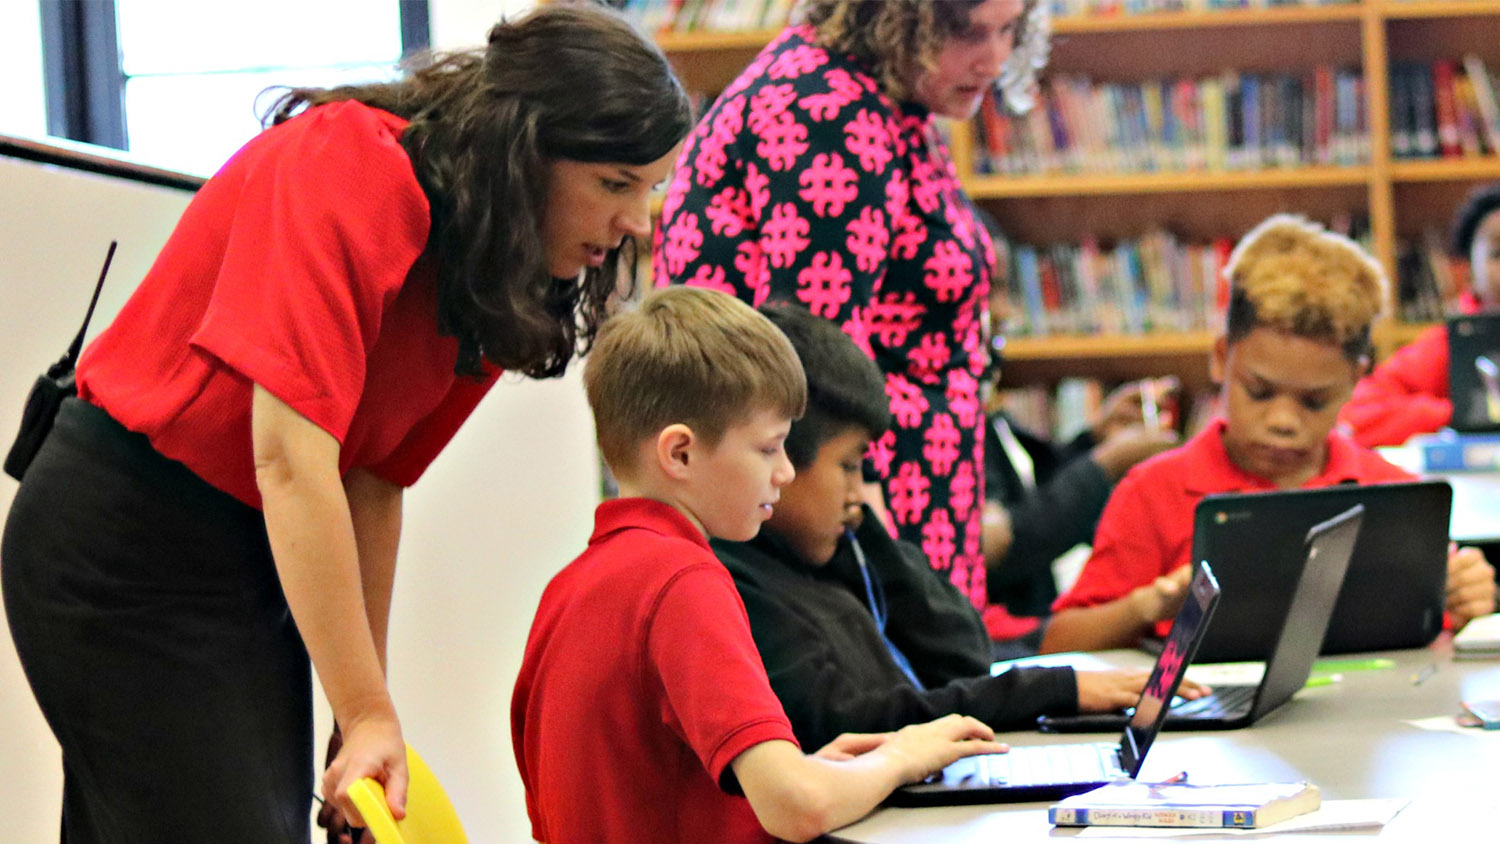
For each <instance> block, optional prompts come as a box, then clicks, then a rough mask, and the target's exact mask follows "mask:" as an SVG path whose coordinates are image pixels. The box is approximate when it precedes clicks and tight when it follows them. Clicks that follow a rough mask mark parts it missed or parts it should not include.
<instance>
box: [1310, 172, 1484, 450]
mask: <svg viewBox="0 0 1500 844" xmlns="http://www.w3.org/2000/svg"><path fill="white" fill-rule="evenodd" d="M1451 248H1452V251H1453V255H1454V256H1455V257H1457V258H1461V259H1463V260H1465V261H1467V262H1468V265H1469V289H1468V290H1467V291H1465V292H1464V293H1463V295H1462V297H1461V298H1460V299H1459V302H1458V308H1459V311H1460V312H1461V313H1476V312H1479V311H1500V182H1495V183H1492V184H1488V185H1485V186H1484V187H1481V188H1479V189H1478V190H1475V191H1474V192H1473V193H1471V194H1469V197H1468V199H1467V200H1466V201H1465V202H1464V204H1463V205H1462V206H1461V207H1460V208H1459V209H1458V214H1457V215H1456V216H1455V217H1454V220H1453V231H1452V243H1451ZM1452 417H1453V402H1452V401H1451V400H1450V398H1449V389H1448V327H1447V326H1446V325H1434V326H1432V327H1430V328H1428V329H1427V330H1425V331H1423V332H1422V333H1421V334H1419V335H1417V338H1416V339H1415V340H1413V341H1412V342H1410V343H1408V344H1406V345H1405V346H1403V347H1401V348H1400V349H1398V350H1397V351H1396V352H1395V353H1394V354H1392V355H1391V356H1390V357H1389V358H1387V359H1386V360H1385V361H1384V362H1383V363H1381V364H1380V365H1379V366H1377V367H1375V371H1374V372H1372V373H1370V374H1369V375H1368V376H1366V377H1365V378H1363V379H1362V380H1361V381H1360V382H1359V384H1358V385H1357V386H1356V387H1355V388H1354V396H1353V397H1352V398H1351V399H1350V400H1349V403H1348V404H1347V405H1345V406H1344V410H1343V413H1342V414H1340V420H1341V421H1342V422H1344V423H1345V424H1347V425H1348V426H1349V428H1350V429H1351V430H1352V431H1353V436H1354V440H1355V442H1358V443H1359V444H1360V445H1363V446H1368V447H1372V448H1373V447H1375V446H1380V445H1400V444H1401V443H1404V442H1406V441H1407V440H1408V439H1410V438H1411V437H1412V436H1414V435H1416V434H1427V433H1431V432H1433V431H1436V430H1437V429H1439V428H1442V427H1444V426H1445V425H1447V424H1448V423H1449V420H1451V419H1452Z"/></svg>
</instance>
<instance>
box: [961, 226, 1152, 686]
mask: <svg viewBox="0 0 1500 844" xmlns="http://www.w3.org/2000/svg"><path fill="white" fill-rule="evenodd" d="M978 214H979V218H980V220H981V221H983V222H984V224H985V227H986V228H987V229H988V230H989V232H990V236H991V238H992V239H993V240H994V243H995V256H996V258H995V273H994V277H993V282H992V284H991V286H990V296H989V328H990V342H989V343H988V344H987V346H988V348H989V350H990V368H989V370H988V371H987V375H986V378H985V386H986V387H987V388H988V392H989V393H990V397H989V399H988V401H987V405H988V407H987V412H986V415H985V422H986V429H985V432H984V437H985V443H984V474H985V487H984V489H985V505H984V506H985V509H984V534H983V536H984V540H983V548H984V560H985V566H986V568H987V581H988V584H987V591H988V597H989V603H990V606H988V607H986V609H985V614H984V620H985V626H986V629H987V630H988V632H989V635H990V638H991V639H993V640H994V642H995V649H996V650H995V654H996V656H998V657H1002V658H1007V657H1014V656H1019V655H1023V654H1025V653H1027V652H1035V650H1036V648H1037V647H1038V645H1039V644H1040V643H1041V635H1042V624H1043V623H1044V621H1045V619H1046V617H1047V616H1048V615H1050V613H1051V607H1052V602H1053V601H1054V600H1056V598H1057V594H1058V588H1059V583H1058V577H1057V573H1055V572H1054V562H1056V561H1058V560H1059V558H1060V557H1062V556H1063V555H1064V554H1066V553H1067V552H1069V551H1071V550H1072V549H1074V548H1077V547H1078V546H1080V545H1085V546H1086V545H1089V544H1091V543H1092V542H1093V541H1094V528H1095V527H1096V526H1097V524H1098V522H1099V516H1100V514H1101V513H1103V511H1104V503H1105V501H1107V500H1108V499H1109V493H1110V490H1111V489H1112V488H1113V487H1114V485H1115V483H1116V482H1118V481H1119V480H1120V478H1122V477H1124V475H1125V473H1126V471H1128V470H1129V469H1130V468H1131V467H1132V466H1134V465H1135V464H1137V463H1139V462H1141V461H1142V460H1145V459H1146V458H1148V457H1151V456H1152V455H1155V454H1159V453H1161V452H1163V451H1165V450H1167V449H1169V448H1171V447H1173V446H1175V445H1177V443H1178V436H1177V433H1176V431H1175V427H1176V419H1175V417H1174V414H1173V413H1172V411H1171V409H1170V408H1171V407H1172V406H1173V405H1171V404H1170V403H1169V400H1175V399H1176V393H1177V387H1178V385H1177V382H1176V379H1174V378H1157V379H1151V380H1149V381H1132V382H1129V383H1126V384H1123V385H1121V386H1120V387H1118V388H1116V389H1115V390H1113V391H1111V392H1110V394H1109V395H1108V396H1107V397H1106V398H1105V399H1104V402H1103V404H1102V406H1101V407H1100V409H1099V412H1098V413H1097V415H1096V418H1095V419H1094V420H1093V421H1092V423H1091V424H1090V425H1089V426H1088V427H1087V428H1085V429H1084V430H1083V431H1081V432H1080V433H1079V434H1078V435H1077V436H1075V437H1074V438H1073V439H1071V440H1070V441H1068V442H1066V443H1061V444H1060V443H1057V442H1054V441H1053V440H1052V439H1050V438H1049V437H1048V436H1047V435H1046V434H1045V433H1042V432H1036V431H1031V430H1028V429H1027V428H1025V427H1024V426H1023V425H1021V424H1019V423H1018V422H1017V421H1016V420H1015V419H1014V418H1013V417H1012V416H1011V415H1010V414H1009V413H1007V412H1006V411H1005V408H1004V407H1003V406H1002V405H1001V404H1000V402H999V401H998V392H996V391H997V390H998V388H999V387H1000V386H1001V385H1002V384H1003V383H1004V382H1003V381H1002V378H1003V375H1004V360H1003V356H1004V353H1003V350H1004V344H1005V325H1006V322H1007V320H1008V319H1009V317H1010V307H1011V306H1010V298H1009V296H1008V295H1007V294H1008V286H1009V283H1010V281H1011V279H1010V277H1009V276H1010V274H1009V267H1010V261H1009V249H1008V248H1007V245H1006V239H1005V237H1004V235H1003V234H1002V233H1001V231H1000V229H999V224H998V223H997V222H996V221H995V219H994V217H993V216H991V215H990V214H989V213H987V212H985V211H984V210H983V209H979V211H978ZM1070 556H1071V555H1070ZM1074 571H1075V572H1076V568H1075V569H1074ZM1063 575H1064V576H1065V577H1066V572H1063ZM1062 585H1063V586H1064V587H1065V586H1067V585H1068V583H1067V582H1064V583H1063V584H1062Z"/></svg>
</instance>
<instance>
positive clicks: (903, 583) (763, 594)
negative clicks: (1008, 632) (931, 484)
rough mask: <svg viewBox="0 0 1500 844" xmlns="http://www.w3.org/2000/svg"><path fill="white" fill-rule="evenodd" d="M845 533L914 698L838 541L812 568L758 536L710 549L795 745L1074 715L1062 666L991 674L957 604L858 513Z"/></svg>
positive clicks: (960, 601) (916, 559) (977, 631)
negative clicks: (952, 716)
mask: <svg viewBox="0 0 1500 844" xmlns="http://www.w3.org/2000/svg"><path fill="white" fill-rule="evenodd" d="M856 536H857V541H858V542H859V543H860V545H861V548H862V549H863V550H864V552H865V557H866V560H867V563H868V565H869V567H870V570H871V573H872V575H874V576H876V577H878V578H879V579H880V581H881V584H882V586H883V588H884V590H885V597H886V606H887V612H888V618H889V621H888V623H887V634H888V635H889V637H890V639H891V641H892V642H893V643H894V644H895V645H896V646H897V647H898V648H899V649H900V650H901V652H902V654H904V655H905V656H906V658H907V660H908V661H909V662H910V663H911V665H912V668H913V669H914V671H915V673H916V674H917V677H918V679H920V680H921V681H922V684H923V685H924V686H925V687H926V690H925V691H924V690H919V689H917V688H916V687H915V686H914V685H912V683H911V681H910V680H908V679H907V677H906V675H905V674H904V673H903V672H902V670H901V668H900V667H899V666H898V665H897V664H896V661H895V659H894V658H893V657H892V656H891V654H890V651H889V650H887V648H886V646H885V642H884V641H883V640H882V639H881V634H880V630H879V628H877V627H876V625H875V619H874V616H873V615H872V614H871V612H870V609H869V606H868V603H867V599H866V597H865V587H864V581H863V580H862V579H861V577H860V573H859V568H858V564H857V562H856V561H855V559H854V554H853V552H852V550H851V549H850V547H849V545H848V543H847V542H841V543H840V546H839V549H838V552H837V553H836V554H835V555H834V558H833V560H832V561H830V562H829V563H828V564H827V565H826V566H821V567H820V566H813V565H809V564H807V563H805V562H803V561H802V560H801V559H799V558H798V557H797V555H796V554H795V553H794V552H793V551H792V550H791V549H790V548H789V547H788V546H787V545H786V544H785V543H783V542H781V541H780V540H779V539H778V538H777V537H776V536H775V535H774V534H772V533H770V532H768V531H764V530H763V531H761V535H760V536H759V537H757V538H756V539H754V540H751V541H750V542H724V541H720V540H714V541H713V543H712V545H713V548H714V552H715V553H717V554H718V556H719V559H720V560H722V561H723V562H724V565H725V566H726V567H727V568H728V569H729V571H730V574H732V575H733V576H734V581H735V585H736V586H737V587H738V588H739V591H740V596H741V597H742V598H743V599H744V601H745V609H746V611H747V612H748V614H749V617H750V632H751V634H752V635H753V636H754V638H755V644H756V646H757V647H758V648H759V649H760V654H761V659H762V660H763V661H764V662H765V665H766V672H767V674H769V675H770V678H771V688H772V689H773V690H774V691H775V692H776V695H777V697H779V698H780V699H781V703H782V706H783V707H784V708H785V709H786V714H787V717H788V718H789V719H790V720H791V722H792V729H793V731H794V732H795V733H796V734H797V739H798V740H799V741H800V742H801V743H802V745H803V747H804V748H807V749H809V750H812V749H816V748H818V747H821V746H823V745H824V744H826V743H828V742H829V741H831V740H832V739H833V738H835V737H837V736H838V735H839V734H840V733H846V732H883V731H887V730H895V729H899V728H901V727H903V726H906V725H907V724H913V723H919V722H922V721H929V720H932V719H933V718H937V717H940V716H942V715H946V714H948V713H952V712H957V713H960V714H964V715H972V716H974V717H975V718H978V719H979V720H981V721H984V722H985V723H986V724H989V725H990V726H992V727H994V728H996V729H1001V730H1003V729H1017V728H1028V727H1030V726H1032V724H1033V722H1034V721H1035V719H1036V716H1038V715H1040V714H1043V713H1067V714H1071V713H1073V712H1075V711H1076V710H1077V704H1078V687H1077V681H1076V678H1075V675H1074V673H1073V670H1072V669H1071V668H1024V669H1011V670H1008V671H1006V672H1004V673H1002V674H1000V675H998V676H993V677H992V676H990V673H989V667H990V657H989V654H990V642H989V637H988V636H987V635H986V633H985V629H984V623H983V622H982V621H981V620H980V617H979V614H978V613H977V612H976V611H975V610H974V608H973V607H972V606H971V605H970V604H969V602H968V601H967V599H965V598H964V596H963V595H961V594H960V593H959V592H958V590H957V589H955V588H954V587H953V586H952V585H951V584H949V583H948V582H947V581H946V580H945V579H944V578H943V575H942V574H941V573H940V572H935V571H933V570H932V569H931V568H930V567H929V566H928V564H927V560H926V558H925V557H924V556H923V555H922V553H921V551H920V550H918V549H917V548H915V547H914V546H911V545H908V544H906V543H900V542H897V541H895V540H893V539H892V538H891V537H890V536H889V535H888V534H887V533H886V532H885V529H884V528H883V527H881V526H880V525H879V524H878V523H877V521H876V519H875V518H874V517H873V516H872V515H870V514H869V513H867V514H866V519H865V521H864V525H863V526H862V527H861V528H860V530H859V531H858V532H857V534H856Z"/></svg>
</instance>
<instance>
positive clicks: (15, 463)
mask: <svg viewBox="0 0 1500 844" xmlns="http://www.w3.org/2000/svg"><path fill="white" fill-rule="evenodd" d="M118 245H119V243H118V241H113V240H111V241H110V242H109V252H108V253H107V254H106V255H105V256H104V268H103V269H101V270H99V281H98V282H97V283H96V284H95V285H94V298H92V299H90V300H89V309H88V312H87V313H85V314H84V315H83V326H82V327H80V328H79V329H78V336H76V337H74V338H73V342H72V343H71V344H70V345H69V346H68V352H67V354H65V355H63V356H62V358H61V359H59V360H58V361H57V363H54V364H52V365H51V366H49V367H47V373H46V374H45V375H42V376H41V377H39V378H37V379H36V383H35V384H33V385H32V387H31V393H30V394H28V395H27V396H26V406H25V407H24V408H23V409H22V410H21V430H20V431H18V432H16V441H15V442H14V443H11V446H10V452H9V453H7V454H6V455H5V474H7V475H10V476H11V477H12V478H15V479H16V480H18V481H19V480H21V479H22V476H24V475H25V474H26V469H27V468H28V467H30V466H31V461H32V460H34V459H35V458H36V453H37V452H38V451H41V450H42V443H44V442H46V440H47V435H48V434H49V433H51V432H52V422H53V420H55V419H56V418H57V410H58V408H59V407H61V406H62V403H63V399H65V398H67V397H68V396H74V395H77V394H78V385H77V384H76V383H75V382H74V380H73V367H74V366H76V365H77V364H78V354H79V353H80V352H82V351H83V338H84V336H85V335H87V334H88V330H89V320H91V319H93V317H94V306H95V305H97V304H99V291H101V290H103V289H104V277H105V276H106V275H108V274H109V264H110V262H111V261H113V260H114V258H115V247H116V246H118Z"/></svg>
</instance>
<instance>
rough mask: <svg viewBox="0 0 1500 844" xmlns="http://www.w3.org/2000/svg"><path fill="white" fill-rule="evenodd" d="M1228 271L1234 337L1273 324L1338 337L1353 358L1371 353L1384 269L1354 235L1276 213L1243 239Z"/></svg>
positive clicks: (1231, 337)
mask: <svg viewBox="0 0 1500 844" xmlns="http://www.w3.org/2000/svg"><path fill="white" fill-rule="evenodd" d="M1224 273H1225V275H1226V276H1228V278H1229V282H1230V300H1229V310H1228V313H1227V315H1226V332H1225V333H1226V334H1227V336H1228V339H1229V342H1230V343H1234V342H1236V341H1238V340H1240V339H1241V338H1243V337H1244V336H1245V335H1246V334H1249V333H1250V331H1251V330H1253V329H1254V328H1256V327H1257V326H1269V327H1272V328H1276V329H1279V330H1281V331H1285V332H1287V333H1289V334H1294V335H1296V336H1298V337H1306V338H1308V339H1312V340H1319V341H1323V342H1329V343H1334V344H1337V345H1338V346H1339V347H1341V348H1342V349H1343V353H1344V356H1345V357H1346V358H1347V359H1349V360H1351V361H1358V360H1359V359H1361V358H1363V357H1366V356H1368V355H1369V354H1370V326H1371V323H1373V322H1374V321H1375V318H1376V317H1377V316H1379V315H1380V313H1381V311H1382V309H1383V308H1384V306H1385V295H1386V294H1385V291H1386V278H1385V272H1384V271H1383V270H1382V269H1381V268H1380V264H1379V263H1377V262H1376V261H1375V259H1374V258H1372V257H1370V255H1369V254H1368V253H1366V252H1365V250H1364V249H1362V248H1360V246H1359V244H1357V243H1355V242H1354V241H1352V240H1350V239H1349V238H1347V237H1343V236H1342V235H1337V234H1334V233H1332V232H1329V231H1325V230H1324V229H1323V227H1322V226H1319V225H1318V224H1316V223H1312V222H1309V221H1308V220H1307V219H1305V218H1303V217H1301V216H1297V215H1293V214H1276V215H1273V216H1271V217H1269V218H1267V219H1266V220H1265V221H1263V222H1262V223H1261V224H1260V225H1258V226H1256V227H1255V228H1254V229H1252V230H1251V231H1250V233H1249V234H1246V235H1245V236H1244V237H1243V238H1242V239H1241V240H1240V242H1239V244H1238V245H1237V246H1235V248H1234V252H1233V254H1232V255H1230V258H1229V264H1228V266H1226V267H1225V269H1224Z"/></svg>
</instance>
